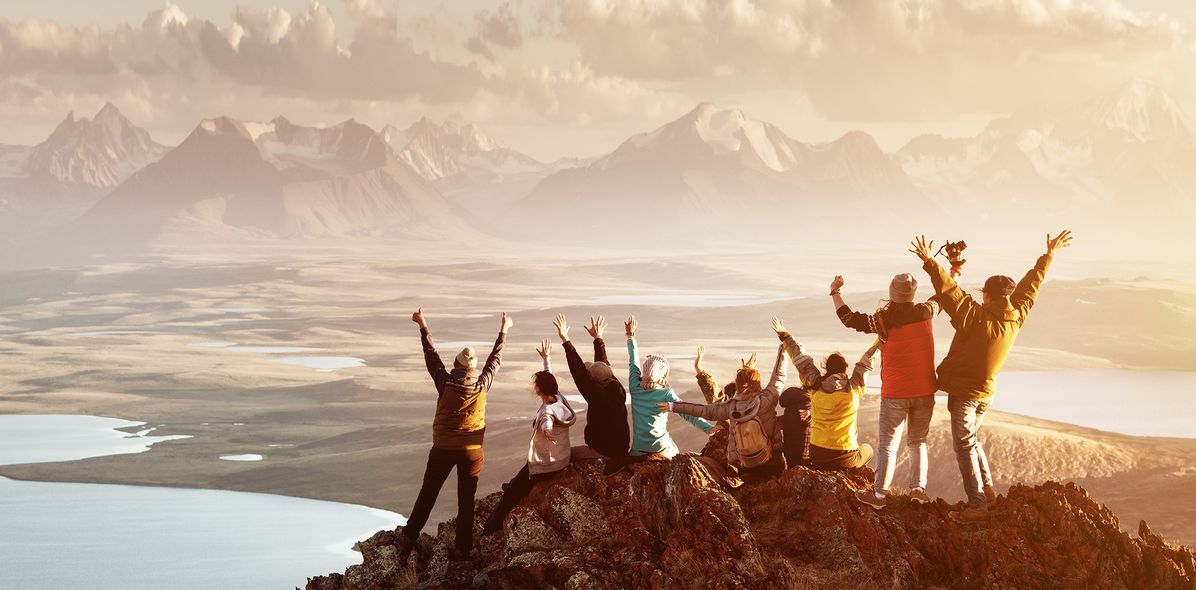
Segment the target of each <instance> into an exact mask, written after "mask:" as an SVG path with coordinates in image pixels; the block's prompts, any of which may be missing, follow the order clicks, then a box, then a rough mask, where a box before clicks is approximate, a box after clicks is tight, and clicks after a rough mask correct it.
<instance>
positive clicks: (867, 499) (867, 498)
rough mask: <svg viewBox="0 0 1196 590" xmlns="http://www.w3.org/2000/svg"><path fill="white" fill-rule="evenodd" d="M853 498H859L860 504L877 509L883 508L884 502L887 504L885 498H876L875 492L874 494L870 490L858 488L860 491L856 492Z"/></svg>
mask: <svg viewBox="0 0 1196 590" xmlns="http://www.w3.org/2000/svg"><path fill="white" fill-rule="evenodd" d="M855 499H856V500H859V501H860V502H861V503H862V504H866V505H868V506H871V507H873V508H875V509H877V510H880V509H881V508H884V507H885V504H888V500H887V499H885V498H877V497H876V494H874V493H873V492H872V490H860V491H858V492H856V493H855Z"/></svg>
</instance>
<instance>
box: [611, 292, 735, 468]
mask: <svg viewBox="0 0 1196 590" xmlns="http://www.w3.org/2000/svg"><path fill="white" fill-rule="evenodd" d="M623 327H624V328H625V329H626V335H627V355H628V357H629V358H630V361H629V364H630V365H631V366H630V369H629V371H628V385H629V387H630V390H631V423H632V440H631V456H632V457H633V458H641V457H649V456H658V457H662V458H665V459H671V458H673V457H675V456H676V455H677V453H678V452H679V450H678V449H677V443H675V442H673V438H672V437H671V436H669V414H668V412H666V411H662V410H661V409H660V407H659V406H657V404H658V403H661V402H679V401H681V398H680V397H678V396H677V394H676V393H675V392H674V391H673V389H672V388H671V387H669V361H668V360H667V359H665V358H664V357H663V356H660V355H658V354H650V355H648V356H646V357H644V360H643V365H642V368H641V364H640V360H639V350H638V349H637V347H636V341H635V331H636V329H637V328H638V327H639V324H638V323H637V322H636V320H635V316H631V317H629V318H627V322H626V323H624V324H623ZM681 418H682V419H684V420H685V421H686V422H689V423H690V424H693V425H694V426H695V427H697V428H700V429H701V430H702V431H703V432H705V433H707V434H710V432H711V431H712V430H714V425H713V424H711V423H709V422H707V421H705V420H703V419H701V418H695V417H693V416H687V415H684V414H682V415H681Z"/></svg>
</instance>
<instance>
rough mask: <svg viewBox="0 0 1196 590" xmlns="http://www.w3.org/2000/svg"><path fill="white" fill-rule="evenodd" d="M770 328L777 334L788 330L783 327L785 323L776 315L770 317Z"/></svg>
mask: <svg viewBox="0 0 1196 590" xmlns="http://www.w3.org/2000/svg"><path fill="white" fill-rule="evenodd" d="M772 329H773V331H774V332H776V333H777V334H784V333H785V332H788V331H789V330H786V329H785V323H784V322H782V321H781V318H779V317H776V316H773V318H772Z"/></svg>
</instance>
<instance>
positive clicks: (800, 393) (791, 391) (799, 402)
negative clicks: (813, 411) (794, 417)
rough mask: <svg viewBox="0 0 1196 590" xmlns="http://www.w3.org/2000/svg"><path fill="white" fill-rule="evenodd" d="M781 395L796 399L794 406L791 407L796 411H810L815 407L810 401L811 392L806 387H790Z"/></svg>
mask: <svg viewBox="0 0 1196 590" xmlns="http://www.w3.org/2000/svg"><path fill="white" fill-rule="evenodd" d="M781 395H782V396H784V397H786V398H789V397H793V398H795V399H794V404H793V405H792V406H791V407H792V408H793V409H795V410H808V409H810V408H811V406H813V403H811V401H810V392H809V391H807V390H806V388H804V387H790V388H788V389H786V390H785V391H783V392H781ZM786 411H788V410H786Z"/></svg>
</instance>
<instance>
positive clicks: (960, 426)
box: [910, 230, 1071, 522]
mask: <svg viewBox="0 0 1196 590" xmlns="http://www.w3.org/2000/svg"><path fill="white" fill-rule="evenodd" d="M1070 244H1071V232H1070V231H1068V230H1063V231H1062V232H1060V233H1059V235H1057V236H1055V237H1054V238H1052V237H1051V235H1050V234H1047V237H1046V253H1045V254H1043V255H1042V256H1040V257H1038V261H1037V262H1035V264H1034V268H1031V269H1030V270H1029V271H1028V272H1026V275H1025V276H1024V277H1022V280H1021V281H1020V282H1018V283H1014V282H1013V279H1011V278H1009V277H1007V276H1002V275H994V276H991V277H989V278H988V280H986V281H984V289H983V293H984V301H983V303H982V304H981V303H976V301H975V300H974V299H972V296H971V295H968V294H967V293H965V292H964V290H963V289H962V288H961V287H960V286H959V283H957V282H956V281H955V278H954V277H952V276H951V274H950V273H949V272H948V271H947V270H945V269H943V267H942V266H939V263H938V262H936V261H935V260H934V258H933V254H932V253H933V252H934V242H933V241H931V242H929V243H928V242H927V241H926V236H919V237H918V238H916V239H915V240H914V241H913V243H912V244H911V246H912V247H911V248H910V252H913V253H914V254H915V255H917V256H918V258H920V259H922V268H923V269H924V270H925V271H926V274H928V275H930V282H931V283H933V284H934V291H935V293H937V299H938V301H939V303H940V304H942V306H943V311H944V312H946V313H947V315H948V316H950V318H951V326H952V327H954V328H955V336H954V337H953V338H952V339H951V348H950V349H948V351H947V356H946V357H945V358H944V359H943V361H942V362H941V363H939V366H938V388H939V389H941V390H943V391H946V392H947V409H948V410H949V411H950V412H951V441H952V444H953V446H954V448H955V459H956V460H957V461H958V462H959V473H960V475H961V476H962V477H963V487H964V491H965V492H966V493H967V495H968V508H967V509H966V510H964V511H963V512H952V513H951V514H950V517H951V518H952V519H953V520H956V521H959V522H974V521H982V520H985V519H987V518H988V512H987V511H986V510H985V507H987V506H988V505H989V504H991V503H992V502H994V501H995V500H996V498H997V493H996V490H995V489H993V485H992V473H991V471H990V470H989V467H988V457H987V456H986V455H985V454H984V448H983V447H982V446H981V445H980V438H979V436H978V434H979V432H980V425H981V424H982V423H983V422H984V414H985V412H987V411H988V408H989V404H990V402H991V401H992V397H993V393H994V392H995V379H996V376H997V373H999V372H1000V371H1001V367H1002V366H1003V365H1004V364H1005V359H1006V357H1008V356H1009V351H1010V349H1012V348H1013V342H1014V340H1015V339H1016V338H1017V335H1018V332H1020V331H1021V328H1022V325H1023V324H1025V322H1026V317H1027V316H1028V315H1029V314H1030V308H1032V307H1034V302H1035V300H1036V299H1037V298H1038V290H1039V288H1040V287H1041V286H1042V282H1043V281H1044V280H1045V279H1046V272H1047V269H1048V268H1050V266H1051V261H1052V260H1053V259H1054V255H1055V250H1057V249H1059V248H1066V247H1067V246H1069V245H1070Z"/></svg>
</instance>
